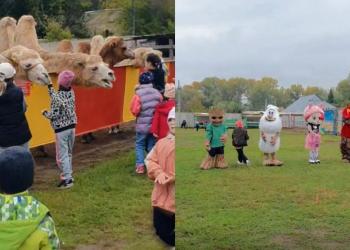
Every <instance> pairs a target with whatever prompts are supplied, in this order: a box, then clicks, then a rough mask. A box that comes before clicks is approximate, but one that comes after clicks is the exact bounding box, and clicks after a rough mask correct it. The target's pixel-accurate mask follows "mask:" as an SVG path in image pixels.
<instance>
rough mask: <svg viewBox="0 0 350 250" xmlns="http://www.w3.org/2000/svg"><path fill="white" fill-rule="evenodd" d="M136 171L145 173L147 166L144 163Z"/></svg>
mask: <svg viewBox="0 0 350 250" xmlns="http://www.w3.org/2000/svg"><path fill="white" fill-rule="evenodd" d="M136 173H137V174H144V173H145V167H144V166H143V165H141V166H137V167H136Z"/></svg>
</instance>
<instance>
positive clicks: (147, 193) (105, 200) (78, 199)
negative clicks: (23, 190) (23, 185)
mask: <svg viewBox="0 0 350 250" xmlns="http://www.w3.org/2000/svg"><path fill="white" fill-rule="evenodd" d="M54 185H55V183H52V186H53V188H52V189H50V190H46V191H44V192H34V196H36V197H37V198H38V199H39V200H40V201H41V202H43V203H44V204H45V205H47V206H48V207H49V209H50V210H51V214H52V215H53V217H54V220H55V223H56V229H57V230H58V234H59V236H60V239H61V241H62V243H63V245H62V248H63V249H75V247H77V246H78V245H95V244H99V246H100V247H101V248H98V249H105V248H102V247H107V246H109V247H112V248H111V249H116V247H117V249H164V245H163V244H162V243H161V242H160V241H159V240H158V238H157V237H156V235H155V234H154V229H153V226H152V208H151V198H150V197H151V192H152V188H153V183H152V181H150V180H148V178H147V177H146V176H136V175H135V174H134V157H133V153H128V154H126V155H123V156H119V157H118V158H117V159H115V160H112V161H108V162H105V163H103V164H99V165H97V166H95V167H94V168H90V169H86V170H85V171H83V172H80V173H76V174H75V184H74V187H73V188H72V189H70V190H57V189H56V188H54Z"/></svg>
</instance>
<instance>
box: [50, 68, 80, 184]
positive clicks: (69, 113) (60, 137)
mask: <svg viewBox="0 0 350 250" xmlns="http://www.w3.org/2000/svg"><path fill="white" fill-rule="evenodd" d="M73 79H74V73H73V72H72V71H69V70H66V71H62V72H61V73H60V74H59V75H58V80H57V81H58V85H59V90H58V92H57V93H56V92H55V90H54V88H53V87H52V84H50V85H49V86H48V87H49V95H50V97H51V111H46V110H44V111H43V115H44V116H45V117H46V118H48V119H50V121H51V126H52V128H53V129H54V130H55V134H56V161H57V165H58V167H59V168H60V169H61V172H62V173H61V181H60V183H59V184H58V186H57V187H59V188H62V189H63V188H70V187H72V186H73V182H74V179H73V177H72V172H73V171H72V153H73V145H74V138H75V126H76V124H77V116H76V114H75V96H74V91H73V89H72V87H71V85H72V81H73Z"/></svg>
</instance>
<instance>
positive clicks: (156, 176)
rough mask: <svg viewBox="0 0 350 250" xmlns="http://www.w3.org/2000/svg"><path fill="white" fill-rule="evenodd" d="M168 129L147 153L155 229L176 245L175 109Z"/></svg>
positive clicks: (169, 119)
mask: <svg viewBox="0 0 350 250" xmlns="http://www.w3.org/2000/svg"><path fill="white" fill-rule="evenodd" d="M168 126H169V133H168V135H167V136H166V137H164V138H163V139H160V140H159V141H158V142H157V144H156V145H155V146H154V148H153V149H152V151H151V152H150V153H149V154H148V156H147V159H146V165H147V171H148V176H149V178H150V179H151V180H154V189H153V192H152V206H153V224H154V228H155V229H156V233H157V235H158V236H159V237H160V238H161V239H162V240H163V241H164V242H165V243H167V244H168V245H170V246H175V107H174V108H172V109H171V111H170V112H169V115H168Z"/></svg>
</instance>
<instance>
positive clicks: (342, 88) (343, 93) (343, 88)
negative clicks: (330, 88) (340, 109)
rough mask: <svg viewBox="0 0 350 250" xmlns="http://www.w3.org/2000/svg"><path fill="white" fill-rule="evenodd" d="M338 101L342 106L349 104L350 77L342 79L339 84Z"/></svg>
mask: <svg viewBox="0 0 350 250" xmlns="http://www.w3.org/2000/svg"><path fill="white" fill-rule="evenodd" d="M336 90H337V93H338V98H337V103H338V104H339V105H341V106H344V105H346V104H347V102H348V101H349V100H350V81H349V79H345V80H342V81H340V82H339V83H338V85H337V88H336Z"/></svg>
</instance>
